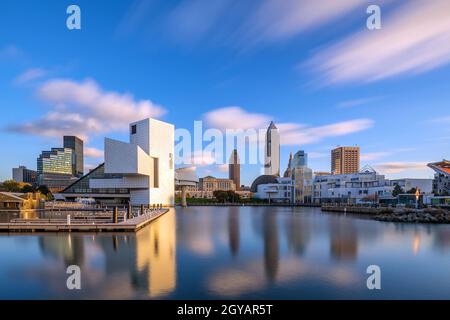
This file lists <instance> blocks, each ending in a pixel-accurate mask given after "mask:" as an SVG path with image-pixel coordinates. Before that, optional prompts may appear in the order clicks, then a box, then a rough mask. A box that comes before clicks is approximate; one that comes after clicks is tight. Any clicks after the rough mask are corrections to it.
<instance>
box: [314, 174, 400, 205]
mask: <svg viewBox="0 0 450 320" xmlns="http://www.w3.org/2000/svg"><path fill="white" fill-rule="evenodd" d="M313 190H314V191H313V192H314V195H313V198H314V203H360V202H371V201H378V199H379V198H380V197H384V196H386V195H390V194H391V193H392V190H393V187H392V186H391V184H390V181H389V180H387V179H386V178H385V176H384V175H380V174H378V173H377V172H376V171H375V170H373V169H372V168H370V167H368V166H366V167H364V168H363V169H361V171H360V172H358V173H352V174H337V175H329V176H316V177H315V179H314V189H313Z"/></svg>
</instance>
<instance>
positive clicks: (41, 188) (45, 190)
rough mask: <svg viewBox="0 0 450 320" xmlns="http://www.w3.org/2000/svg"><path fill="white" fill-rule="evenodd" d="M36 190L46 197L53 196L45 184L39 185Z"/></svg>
mask: <svg viewBox="0 0 450 320" xmlns="http://www.w3.org/2000/svg"><path fill="white" fill-rule="evenodd" d="M37 191H39V192H40V193H42V194H43V195H44V196H46V197H47V199H51V198H52V197H53V195H52V192H51V191H50V189H49V188H48V187H47V186H46V185H42V186H39V187H38V188H37Z"/></svg>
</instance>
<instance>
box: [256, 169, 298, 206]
mask: <svg viewBox="0 0 450 320" xmlns="http://www.w3.org/2000/svg"><path fill="white" fill-rule="evenodd" d="M252 191H254V193H253V197H254V198H257V199H264V200H269V202H282V203H292V199H293V192H294V186H293V184H292V179H291V178H279V177H274V176H269V175H265V176H260V177H259V178H257V179H256V180H255V182H253V185H252Z"/></svg>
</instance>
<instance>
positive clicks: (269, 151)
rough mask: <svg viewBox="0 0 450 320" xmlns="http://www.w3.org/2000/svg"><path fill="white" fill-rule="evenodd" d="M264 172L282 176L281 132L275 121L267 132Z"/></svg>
mask: <svg viewBox="0 0 450 320" xmlns="http://www.w3.org/2000/svg"><path fill="white" fill-rule="evenodd" d="M264 174H265V175H272V176H278V177H279V176H280V132H279V131H278V128H277V127H276V126H275V124H274V123H273V121H272V122H270V125H269V128H267V133H266V147H265V164H264Z"/></svg>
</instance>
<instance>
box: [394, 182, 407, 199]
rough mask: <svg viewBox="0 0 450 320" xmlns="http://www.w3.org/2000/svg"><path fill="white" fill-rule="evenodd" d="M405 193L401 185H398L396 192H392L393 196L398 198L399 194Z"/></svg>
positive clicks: (395, 188)
mask: <svg viewBox="0 0 450 320" xmlns="http://www.w3.org/2000/svg"><path fill="white" fill-rule="evenodd" d="M402 193H405V191H404V190H403V189H402V187H400V185H398V184H396V185H395V187H394V190H392V196H393V197H397V196H398V195H399V194H402Z"/></svg>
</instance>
